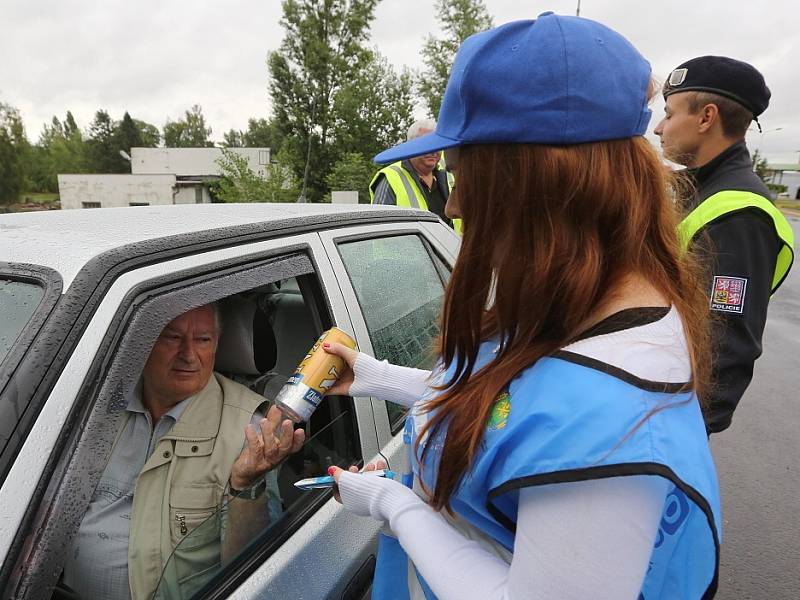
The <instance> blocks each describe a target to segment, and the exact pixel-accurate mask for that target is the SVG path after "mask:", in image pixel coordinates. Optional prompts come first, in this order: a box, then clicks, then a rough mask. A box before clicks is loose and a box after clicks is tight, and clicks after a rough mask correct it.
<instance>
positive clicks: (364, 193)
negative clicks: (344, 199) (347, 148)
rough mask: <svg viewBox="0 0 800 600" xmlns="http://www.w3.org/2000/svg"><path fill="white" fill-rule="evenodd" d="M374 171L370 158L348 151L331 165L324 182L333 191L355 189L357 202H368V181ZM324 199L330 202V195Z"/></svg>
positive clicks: (370, 179)
mask: <svg viewBox="0 0 800 600" xmlns="http://www.w3.org/2000/svg"><path fill="white" fill-rule="evenodd" d="M374 173H375V165H373V164H372V161H371V160H370V159H368V158H367V157H365V156H364V155H363V154H359V153H358V152H348V153H346V154H343V155H342V157H341V158H340V159H339V160H338V161H337V162H336V164H335V165H333V168H332V169H331V172H330V173H329V174H328V176H327V177H326V178H325V182H326V183H327V184H328V187H329V188H330V189H331V190H334V191H356V192H358V202H359V204H369V182H370V181H372V176H373V175H374ZM326 199H327V201H329V202H330V195H328V196H327V197H326Z"/></svg>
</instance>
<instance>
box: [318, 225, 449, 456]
mask: <svg viewBox="0 0 800 600" xmlns="http://www.w3.org/2000/svg"><path fill="white" fill-rule="evenodd" d="M322 239H323V242H324V244H325V248H326V249H327V251H328V256H329V257H330V260H331V264H332V266H333V270H334V272H335V273H336V275H337V277H338V280H339V284H340V287H341V291H342V295H343V297H344V299H345V305H346V306H347V307H348V311H349V316H350V321H351V323H352V324H353V331H354V332H355V334H356V338H357V340H358V343H359V347H360V349H361V350H362V351H364V352H367V353H369V354H371V355H373V356H375V357H376V358H378V359H380V360H388V361H389V362H391V363H394V364H399V365H403V366H409V367H416V368H421V369H430V368H432V367H433V366H434V362H435V351H434V347H433V345H434V341H435V339H436V337H437V336H438V333H439V316H440V314H441V309H442V304H443V302H444V290H445V286H446V284H447V280H448V278H449V275H450V271H451V269H452V265H453V264H454V263H455V259H456V252H457V251H458V247H459V241H458V240H459V238H458V236H456V235H455V234H454V233H453V232H452V230H451V229H450V228H449V227H446V226H445V225H442V224H437V223H407V224H402V223H394V224H381V225H374V226H370V227H358V228H356V227H353V228H348V229H347V230H334V231H327V232H324V233H323V234H322ZM371 401H372V405H373V410H374V414H375V423H376V429H377V432H378V439H379V443H380V444H381V454H382V456H383V457H384V458H385V459H386V460H388V462H389V464H390V466H392V465H402V464H403V462H404V452H405V451H404V449H403V443H402V436H401V435H399V433H400V431H401V430H402V429H403V423H404V421H405V415H406V412H407V411H406V409H405V408H404V407H402V406H399V405H397V404H394V403H392V402H387V401H384V400H382V399H380V398H372V399H371Z"/></svg>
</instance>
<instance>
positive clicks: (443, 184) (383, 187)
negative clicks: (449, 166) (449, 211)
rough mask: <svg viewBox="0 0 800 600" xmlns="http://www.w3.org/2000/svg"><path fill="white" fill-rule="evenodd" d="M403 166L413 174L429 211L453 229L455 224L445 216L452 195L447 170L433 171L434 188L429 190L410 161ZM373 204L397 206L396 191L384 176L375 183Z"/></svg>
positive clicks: (379, 177)
mask: <svg viewBox="0 0 800 600" xmlns="http://www.w3.org/2000/svg"><path fill="white" fill-rule="evenodd" d="M401 165H402V167H403V168H404V169H405V170H406V171H408V172H409V173H411V178H412V179H413V180H414V184H415V185H416V186H417V188H419V189H420V190H421V191H422V195H423V197H424V198H425V203H426V204H427V205H428V210H429V211H431V212H432V213H433V214H435V215H436V216H437V217H439V218H440V219H441V220H442V221H444V222H445V223H447V224H448V225H450V227H452V226H453V222H452V221H451V220H450V219H448V218H447V217H446V216H445V214H444V205H445V204H447V198H448V196H449V195H450V187H449V186H448V184H447V173H446V172H445V170H444V169H439V168H438V167H437V168H435V169H434V170H433V187H432V188H431V189H428V186H427V185H425V182H424V181H422V180H421V179H420V177H419V174H418V173H417V171H416V170H415V169H414V167H412V166H411V162H410V161H409V160H404V161H403V162H402V163H401ZM373 203H374V204H390V205H396V204H397V198H395V195H394V190H392V187H391V186H390V185H389V182H388V181H387V180H386V177H384V176H383V174H381V175H379V176H378V179H377V180H376V181H375V198H374V199H373Z"/></svg>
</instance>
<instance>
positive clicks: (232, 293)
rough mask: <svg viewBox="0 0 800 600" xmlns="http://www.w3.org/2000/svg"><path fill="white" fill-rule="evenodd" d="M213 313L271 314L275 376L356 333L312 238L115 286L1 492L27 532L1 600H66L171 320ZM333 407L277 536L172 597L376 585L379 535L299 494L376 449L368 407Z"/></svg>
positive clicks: (303, 462)
mask: <svg viewBox="0 0 800 600" xmlns="http://www.w3.org/2000/svg"><path fill="white" fill-rule="evenodd" d="M209 302H224V303H226V305H227V304H233V305H247V306H257V307H259V309H262V310H264V311H266V313H265V317H264V318H265V319H266V320H267V321H268V324H269V327H270V328H271V331H272V335H274V336H275V338H276V345H277V354H276V358H275V365H276V366H277V365H281V364H282V365H283V368H287V367H286V365H291V364H295V363H296V362H298V361H299V359H300V358H302V356H303V354H304V353H305V350H306V349H307V348H308V346H309V345H310V344H311V343H312V342H313V341H314V338H315V336H316V335H318V334H319V333H320V332H321V331H322V330H323V329H325V328H327V327H330V326H331V325H334V324H335V325H337V326H339V327H340V328H342V329H344V330H345V331H349V332H351V333H353V328H352V323H351V322H350V318H349V312H348V310H347V309H346V307H345V300H344V298H343V296H342V294H341V291H340V289H339V285H338V281H337V279H336V277H335V274H334V273H333V272H332V269H331V266H330V262H329V260H328V259H327V256H326V253H325V250H324V249H323V247H322V245H321V241H320V239H319V236H318V235H317V234H316V233H308V234H304V235H297V236H291V237H286V238H279V239H271V240H266V241H262V242H256V243H249V244H244V245H239V246H232V247H228V248H223V249H218V250H213V251H208V252H202V251H200V250H198V251H197V252H196V253H194V254H189V255H186V256H182V257H180V258H175V259H172V260H166V261H163V262H156V263H154V264H149V265H147V266H144V267H142V268H136V269H133V270H130V271H128V272H125V273H124V274H121V275H120V276H119V277H117V279H116V280H115V281H114V283H113V284H112V285H111V286H110V288H109V289H108V290H107V291H106V293H105V295H104V296H103V297H102V299H101V300H100V301H99V302H98V304H97V306H96V308H95V309H94V314H93V317H92V319H91V321H90V322H89V323H88V325H87V326H86V328H85V329H84V330H83V333H82V335H81V337H80V340H79V341H78V342H77V344H76V345H75V346H74V347H73V348H72V351H71V354H70V356H69V357H68V358H67V359H66V361H65V364H64V367H63V369H62V371H61V375H60V376H59V378H58V380H57V381H56V383H55V385H54V386H53V388H52V391H51V392H50V394H49V397H48V399H47V401H46V402H45V404H44V407H43V409H42V410H41V412H40V414H39V415H38V417H37V419H36V421H35V423H34V426H33V429H32V430H31V432H30V433H29V435H28V436H27V438H26V440H25V442H24V444H23V445H22V447H21V448H20V451H19V453H18V455H17V457H16V460H15V462H14V464H13V466H12V467H11V469H10V471H9V473H8V476H7V477H6V479H5V481H4V483H3V485H2V487H1V488H0V521H1V522H2V523H3V524H4V526H5V528H6V529H11V530H14V529H16V530H17V534H16V535H15V536H14V537H7V538H4V539H0V543H4V547H2V548H0V551H1V552H2V554H0V555H2V556H4V557H5V561H4V565H3V573H4V577H5V579H4V585H3V593H2V597H3V598H12V597H13V598H47V597H50V596H51V595H52V590H53V588H54V586H55V588H56V597H69V596H67V594H68V590H66V589H65V587H64V585H63V584H59V577H60V574H61V572H62V569H63V567H64V565H65V564H66V563H67V559H68V554H69V552H70V549H71V548H72V544H73V542H74V540H75V538H76V534H77V533H78V531H79V529H80V527H81V522H82V519H83V516H84V514H85V513H86V510H87V507H88V506H89V505H90V502H94V501H96V499H97V490H98V482H99V481H102V475H103V472H104V468H105V466H106V463H107V461H108V458H109V456H110V452H111V447H112V445H113V443H114V440H115V437H116V432H117V430H118V428H119V426H120V423H121V421H122V418H123V414H124V412H125V408H126V402H127V398H129V396H130V394H131V393H132V391H133V390H135V387H136V383H137V381H138V378H139V374H140V373H141V370H142V368H143V365H144V363H145V361H146V359H147V356H148V355H149V351H150V348H151V347H152V345H153V343H154V341H155V339H156V338H157V337H158V335H159V333H160V332H161V330H162V328H163V327H164V326H165V325H166V324H167V323H168V322H169V321H170V320H172V319H173V318H175V317H177V316H178V315H180V314H182V313H183V312H185V311H187V310H190V309H192V308H194V307H197V306H200V305H204V304H207V303H209ZM224 331H225V328H224V326H223V332H224ZM254 339H255V336H254ZM282 351H283V352H282ZM217 359H218V360H219V354H218V356H217ZM233 364H234V366H233V367H232V369H233V372H228V371H226V375H230V376H231V377H241V378H242V379H241V381H240V382H242V383H245V384H253V385H257V384H260V383H261V382H262V381H263V377H262V375H263V374H261V373H256V374H253V373H251V372H250V371H248V368H244V367H241V368H240V367H237V365H240V364H243V363H241V362H235V361H234V363H233ZM218 370H219V369H218ZM237 370H239V371H241V372H238V373H237V372H236V371H237ZM270 375H272V374H270ZM284 375H288V373H285V374H284ZM251 380H252V381H251ZM274 380H275V378H274V377H272V378H271V381H273V382H274ZM278 383H279V382H278ZM268 385H269V382H268ZM251 389H252V388H251ZM273 389H275V388H274V387H273ZM324 404H325V407H324V408H323V407H320V409H318V411H317V413H318V414H319V415H320V416H321V417H320V419H317V420H316V421H315V417H316V416H317V415H316V414H315V416H313V417H312V418H311V420H310V422H309V423H308V424H306V425H305V426H306V427H307V428H309V429H307V434H308V436H309V438H310V441H311V442H312V443H311V444H308V443H307V444H306V446H304V449H303V451H302V452H301V453H298V454H299V459H300V460H294V459H290V460H287V462H286V464H285V465H282V466H281V469H282V470H281V475H280V477H281V481H280V482H279V484H278V487H279V492H280V495H282V506H280V508H279V509H277V513H276V517H275V518H274V520H273V521H272V522H271V523H270V525H269V527H268V528H265V529H264V530H262V531H254V532H253V533H252V537H251V539H250V543H249V544H248V545H247V546H246V547H245V548H243V549H242V551H241V552H239V553H237V554H236V555H235V556H233V557H232V558H230V559H229V560H228V561H227V562H226V564H225V565H224V566H220V568H218V569H215V570H214V571H213V572H212V573H209V577H207V578H205V579H204V580H203V581H202V582H201V585H199V586H197V585H194V586H193V587H192V588H191V589H188V588H187V589H181V588H180V586H179V587H178V591H177V593H176V596H175V597H189V596H192V597H198V598H211V597H227V596H228V595H229V594H230V593H232V592H233V591H234V590H235V589H236V588H237V587H239V586H241V585H242V583H243V582H249V583H250V584H251V586H252V588H253V589H255V590H257V594H256V595H261V594H263V595H264V596H265V597H285V598H293V597H309V598H323V597H337V598H338V597H353V598H359V597H361V595H362V594H363V591H364V589H366V587H367V586H368V585H369V577H365V573H369V574H370V575H371V571H370V568H369V566H370V565H371V564H372V563H373V562H374V540H375V537H376V534H377V530H378V526H377V524H376V523H372V522H370V521H368V520H365V519H356V518H354V517H352V516H350V515H348V514H346V513H344V511H343V510H342V509H341V507H340V506H339V505H338V504H337V503H336V502H335V501H334V500H333V499H332V496H331V492H330V490H327V491H317V492H310V493H301V492H295V491H294V490H293V489H292V486H291V483H292V479H293V478H300V477H301V476H306V475H307V474H308V473H307V472H306V470H307V469H312V470H314V469H319V468H325V467H327V465H326V464H323V463H324V462H325V461H326V460H330V461H331V462H335V463H336V464H340V465H341V466H347V465H348V464H352V463H359V462H361V461H362V460H363V458H364V457H371V456H373V455H374V454H375V453H376V452H377V451H378V441H377V436H376V432H375V423H374V416H373V414H372V408H371V405H370V403H369V402H355V403H354V402H353V400H352V399H350V398H344V397H341V398H333V399H330V400H329V401H326V403H324ZM325 418H327V419H328V421H327V422H325V421H324V420H321V419H325ZM292 461H294V462H293V464H290V463H292ZM180 533H181V532H178V535H180ZM186 535H187V537H188V536H191V532H187V533H186ZM100 560H102V555H101V556H100ZM309 565H314V566H315V568H316V570H315V576H314V577H307V574H308V570H307V569H308V567H309ZM163 591H165V592H166V590H163ZM160 597H170V596H168V595H166V593H162V594H161V596H160Z"/></svg>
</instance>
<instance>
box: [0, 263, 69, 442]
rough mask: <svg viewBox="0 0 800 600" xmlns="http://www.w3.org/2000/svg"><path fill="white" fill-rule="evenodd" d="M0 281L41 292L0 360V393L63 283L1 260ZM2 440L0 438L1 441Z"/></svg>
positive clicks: (40, 269)
mask: <svg viewBox="0 0 800 600" xmlns="http://www.w3.org/2000/svg"><path fill="white" fill-rule="evenodd" d="M0 279H5V280H9V281H19V282H22V283H30V284H33V285H37V286H39V287H41V288H42V289H43V290H44V293H43V294H42V299H41V300H40V301H39V304H38V305H37V306H36V308H35V309H34V311H33V313H31V316H30V318H29V319H28V322H27V323H26V324H25V326H24V327H23V328H22V329H21V330H20V332H19V335H18V336H17V339H16V340H15V342H14V345H13V346H12V347H11V348H10V349H9V351H8V354H7V355H6V356H5V357H4V358H3V359H2V360H0V391H2V390H3V388H4V387H5V385H6V383H8V380H9V379H10V378H11V374H12V373H13V372H14V369H16V367H17V365H18V364H19V361H20V360H21V359H22V357H23V356H24V355H25V352H27V350H28V347H30V345H31V343H32V342H33V340H34V338H35V337H36V334H37V333H39V330H40V329H41V327H42V325H43V324H44V322H45V321H46V320H47V317H48V316H49V315H50V312H51V311H52V310H53V307H55V305H56V303H57V302H58V300H59V298H60V297H61V290H62V286H63V281H62V279H61V275H60V274H59V273H58V271H56V270H55V269H51V268H49V267H44V266H42V265H34V264H29V263H10V262H3V261H0ZM0 439H2V438H0Z"/></svg>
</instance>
